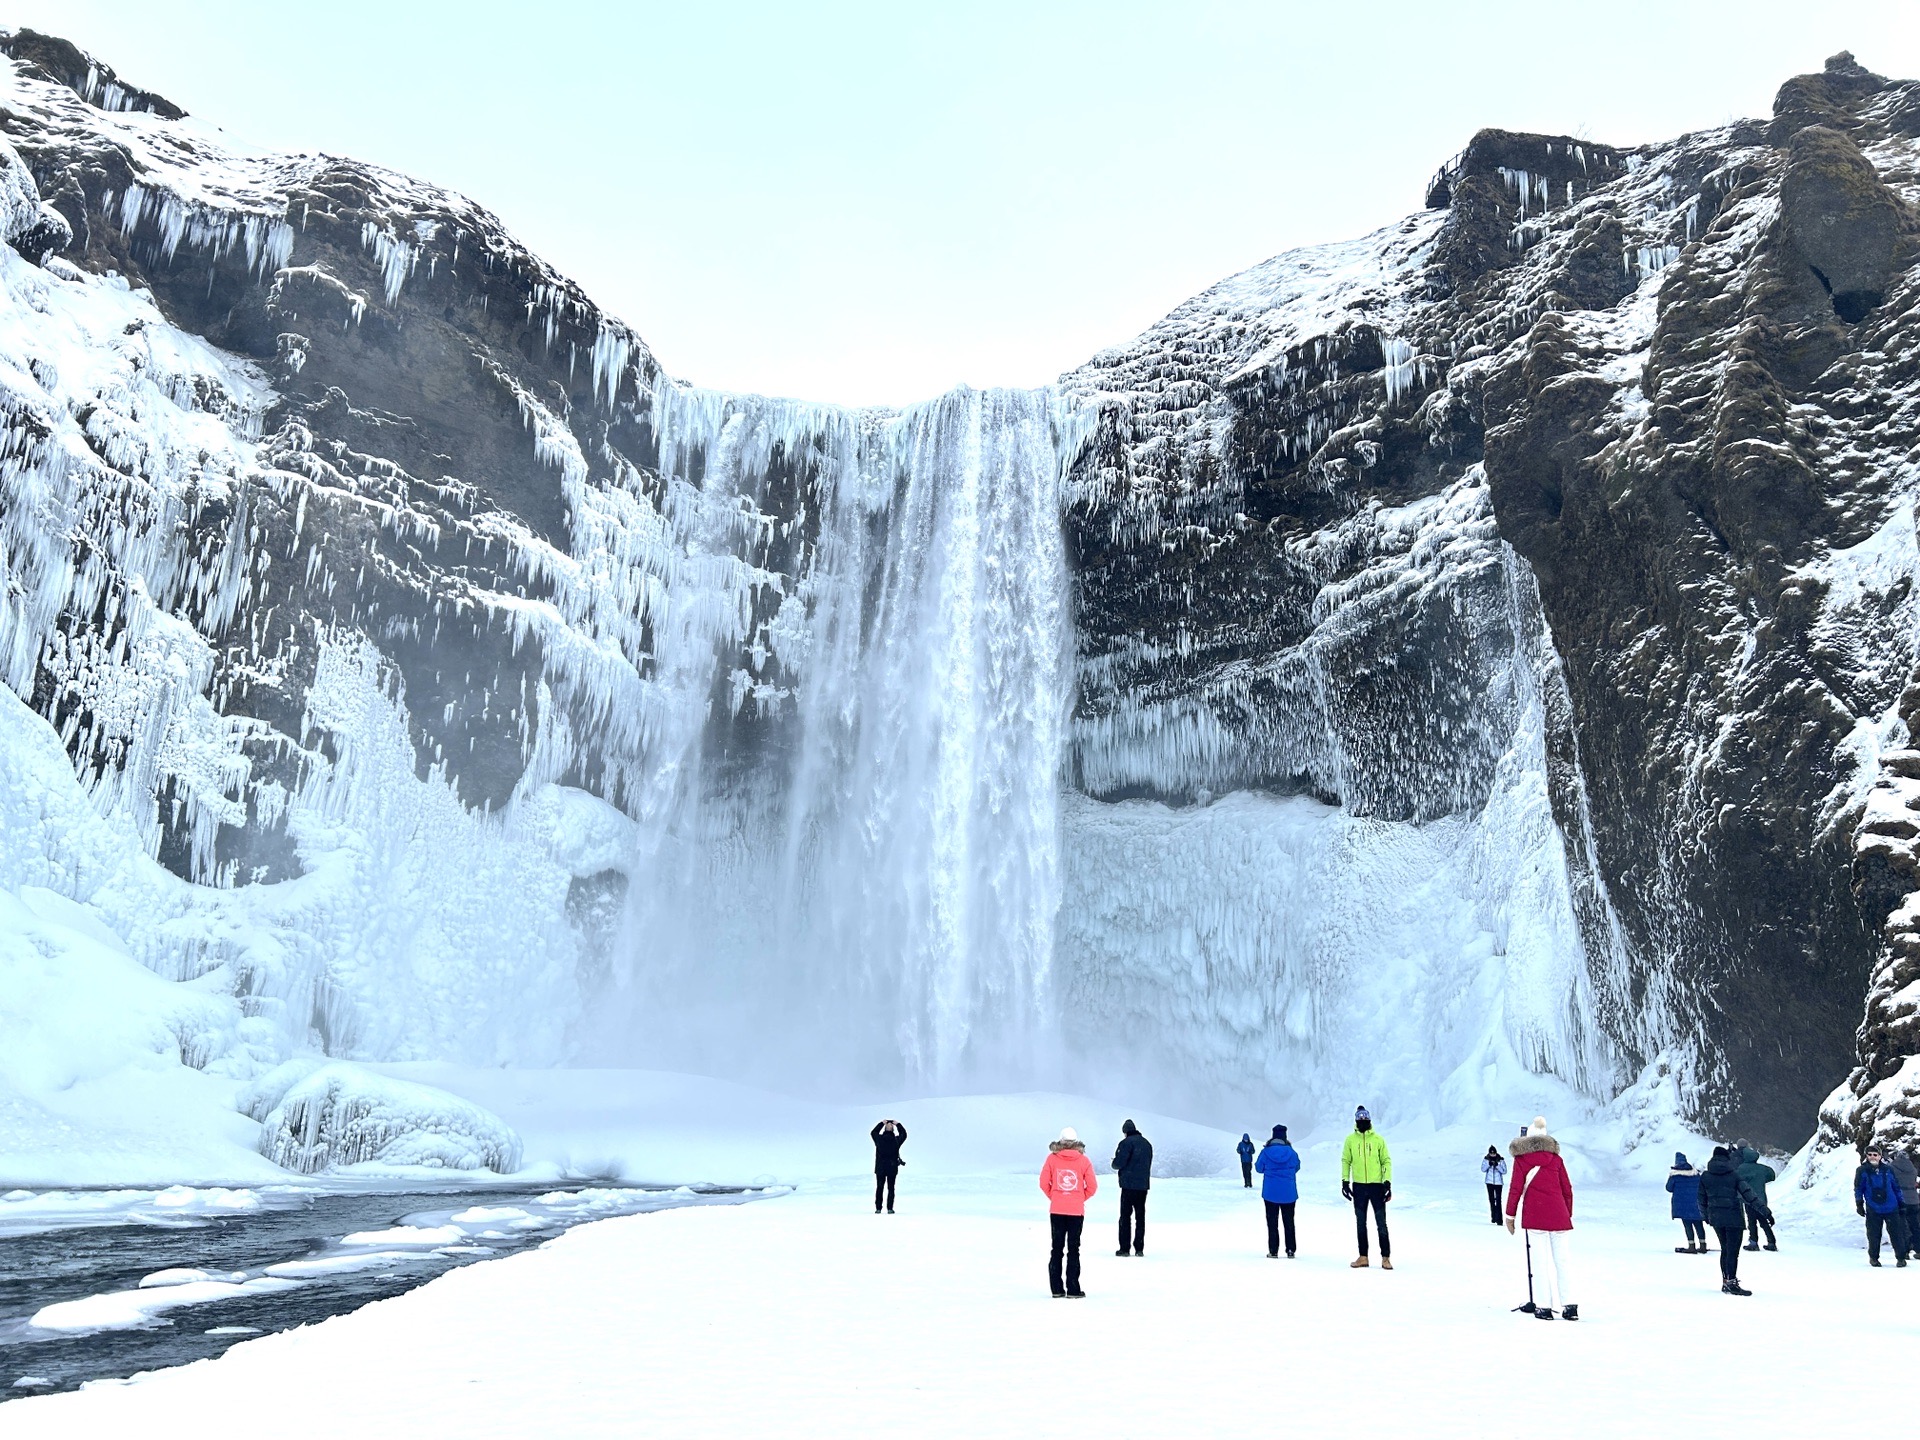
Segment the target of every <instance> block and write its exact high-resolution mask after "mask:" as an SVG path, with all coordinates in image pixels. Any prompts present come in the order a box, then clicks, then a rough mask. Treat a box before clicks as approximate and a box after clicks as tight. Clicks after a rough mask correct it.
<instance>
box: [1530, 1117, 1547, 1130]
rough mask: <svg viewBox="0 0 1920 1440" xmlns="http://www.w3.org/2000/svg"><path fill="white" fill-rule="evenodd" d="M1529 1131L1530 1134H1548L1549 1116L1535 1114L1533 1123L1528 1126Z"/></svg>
mask: <svg viewBox="0 0 1920 1440" xmlns="http://www.w3.org/2000/svg"><path fill="white" fill-rule="evenodd" d="M1527 1133H1528V1134H1529V1135H1544V1134H1546V1133H1547V1117H1546V1116H1544V1115H1536V1116H1534V1117H1533V1124H1531V1125H1529V1126H1528V1127H1527Z"/></svg>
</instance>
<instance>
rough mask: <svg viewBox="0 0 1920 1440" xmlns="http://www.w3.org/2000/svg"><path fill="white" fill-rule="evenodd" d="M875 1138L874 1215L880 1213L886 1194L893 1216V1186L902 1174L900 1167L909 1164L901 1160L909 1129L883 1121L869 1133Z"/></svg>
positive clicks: (891, 1121) (889, 1210) (888, 1208)
mask: <svg viewBox="0 0 1920 1440" xmlns="http://www.w3.org/2000/svg"><path fill="white" fill-rule="evenodd" d="M867 1133H868V1134H869V1135H871V1136H872V1137H873V1213H874V1214H876V1215H878V1214H879V1213H880V1198H881V1196H882V1195H883V1194H884V1195H885V1196H886V1201H887V1214H889V1215H891V1214H893V1186H894V1180H895V1178H896V1177H897V1176H898V1175H899V1174H900V1167H901V1166H902V1165H904V1164H906V1163H907V1162H906V1161H904V1160H902V1159H901V1158H900V1147H901V1146H902V1145H904V1144H906V1143H907V1127H906V1126H904V1125H902V1124H901V1123H900V1122H899V1121H898V1120H882V1121H881V1122H880V1123H879V1124H878V1125H876V1126H874V1127H873V1129H871V1130H869V1131H868V1132H867Z"/></svg>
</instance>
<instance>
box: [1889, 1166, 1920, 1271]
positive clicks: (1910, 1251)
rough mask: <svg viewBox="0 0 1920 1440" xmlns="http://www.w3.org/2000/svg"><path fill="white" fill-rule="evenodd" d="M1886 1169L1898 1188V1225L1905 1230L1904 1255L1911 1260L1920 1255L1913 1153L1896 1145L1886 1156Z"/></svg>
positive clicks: (1919, 1189) (1919, 1173)
mask: <svg viewBox="0 0 1920 1440" xmlns="http://www.w3.org/2000/svg"><path fill="white" fill-rule="evenodd" d="M1887 1168H1888V1169H1889V1170H1891V1171H1893V1179H1894V1183H1895V1184H1896V1185H1898V1186H1899V1187H1900V1224H1901V1225H1902V1226H1903V1227H1904V1228H1905V1230H1906V1235H1905V1237H1904V1238H1905V1239H1906V1242H1907V1250H1906V1255H1907V1258H1908V1259H1909V1260H1911V1259H1913V1258H1914V1257H1915V1256H1916V1255H1920V1170H1916V1169H1915V1167H1914V1163H1913V1152H1912V1151H1911V1150H1902V1149H1901V1148H1900V1147H1899V1146H1898V1145H1896V1146H1894V1147H1893V1151H1892V1153H1891V1154H1889V1155H1888V1156H1887Z"/></svg>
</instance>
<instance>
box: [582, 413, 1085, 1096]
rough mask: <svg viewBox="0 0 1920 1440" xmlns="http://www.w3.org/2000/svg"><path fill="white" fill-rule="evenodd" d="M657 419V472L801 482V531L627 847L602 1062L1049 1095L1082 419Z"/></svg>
mask: <svg viewBox="0 0 1920 1440" xmlns="http://www.w3.org/2000/svg"><path fill="white" fill-rule="evenodd" d="M655 420H656V435H657V439H658V444H659V447H660V456H661V460H660V463H661V468H662V469H663V471H666V472H668V473H670V474H674V475H679V476H685V477H689V478H690V479H691V477H694V476H697V477H698V478H697V483H698V484H699V485H700V487H701V489H702V491H703V493H704V494H705V495H706V496H707V497H708V499H709V503H712V501H713V499H714V497H717V496H726V495H731V496H739V497H743V499H744V500H745V501H746V502H747V503H749V504H751V503H754V502H755V500H756V498H757V497H759V496H761V495H763V494H764V492H765V490H766V488H767V487H768V486H769V485H770V484H781V483H798V484H800V485H801V486H802V489H803V493H805V494H807V495H809V496H811V497H812V502H813V504H814V505H815V506H816V507H817V511H816V513H814V514H811V515H809V514H807V513H804V512H805V502H803V507H802V509H803V513H802V514H801V516H800V518H798V519H796V520H794V521H793V522H791V523H792V524H794V525H796V526H799V527H801V528H802V529H804V530H806V531H808V532H809V533H810V534H811V537H812V538H811V541H810V543H811V544H812V546H813V549H812V553H811V554H810V555H807V556H805V557H804V558H803V563H802V564H801V565H800V566H799V567H798V575H799V578H798V579H797V580H796V581H794V582H793V583H792V584H791V586H790V588H789V593H786V594H784V595H783V596H782V597H781V598H780V601H779V609H778V613H777V614H775V615H774V616H773V617H772V619H771V622H770V623H769V624H768V625H767V626H766V631H765V633H766V636H767V645H768V647H769V649H770V651H771V653H770V654H768V655H766V656H765V657H763V658H764V660H765V662H766V663H765V665H764V667H763V670H762V675H761V677H758V678H754V679H748V678H747V677H744V676H739V675H736V676H733V677H730V678H723V679H722V680H720V681H719V682H718V683H716V684H715V685H714V686H713V688H712V689H711V691H709V690H708V689H706V688H704V687H700V688H692V689H689V691H688V692H687V693H686V694H685V695H684V696H683V697H682V698H683V699H684V701H685V702H686V703H687V704H688V705H689V706H690V707H692V708H693V709H694V710H697V712H698V713H699V714H700V715H702V716H704V717H705V724H704V726H703V727H702V728H701V729H700V732H699V738H698V739H697V740H695V741H693V742H692V743H691V745H690V747H689V753H688V755H687V757H686V760H685V763H684V764H683V765H682V766H681V767H679V769H678V772H677V788H676V790H675V792H674V795H673V797H672V802H671V803H670V804H668V805H665V806H663V807H662V808H661V809H660V811H659V812H658V814H657V815H656V816H654V817H651V818H650V819H649V820H647V821H645V822H643V825H642V827H641V828H642V832H643V833H642V836H641V839H640V842H639V843H640V846H641V848H642V850H643V852H644V853H645V854H646V856H647V863H645V864H643V865H636V866H635V868H634V870H633V872H632V874H633V879H632V882H631V886H630V889H629V893H628V899H627V904H626V909H625V917H624V925H623V928H622V933H621V935H620V938H619V940H618V941H617V942H616V946H615V952H616V955H615V962H614V967H613V976H612V978H613V980H614V982H615V983H614V986H613V992H614V997H615V999H614V1003H612V1004H610V1005H609V1006H607V1007H606V1010H605V1014H604V1016H603V1017H602V1020H603V1023H601V1024H599V1025H598V1026H597V1027H596V1028H595V1031H594V1037H593V1041H592V1044H593V1046H594V1048H596V1049H599V1050H605V1051H609V1052H611V1053H612V1054H615V1055H618V1056H620V1057H621V1058H628V1059H630V1058H633V1057H635V1056H644V1057H645V1058H646V1063H650V1064H672V1065H689V1066H694V1067H697V1068H720V1069H723V1070H725V1071H728V1072H732V1073H742V1072H744V1073H747V1074H752V1075H756V1076H761V1077H764V1078H779V1077H780V1076H781V1074H782V1072H790V1071H791V1070H793V1069H795V1068H797V1069H798V1070H799V1071H800V1072H801V1073H802V1074H804V1075H806V1076H808V1077H809V1078H822V1079H834V1078H837V1079H841V1080H845V1081H864V1082H868V1083H876V1082H877V1083H888V1082H892V1083H901V1082H906V1083H912V1084H924V1085H932V1086H946V1085H952V1084H956V1083H964V1082H965V1081H966V1080H968V1079H984V1078H987V1077H992V1078H994V1079H996V1080H999V1081H1002V1082H1005V1081H1007V1080H1017V1081H1030V1080H1033V1079H1036V1078H1040V1076H1042V1075H1043V1074H1044V1073H1046V1072H1047V1071H1048V1070H1049V1069H1050V1067H1051V1063H1052V1062H1051V1060H1050V1058H1049V1057H1050V1056H1052V1055H1053V1053H1054V1049H1055V1047H1054V1046H1052V1045H1051V1044H1049V1043H1048V1038H1049V1036H1050V1034H1051V1031H1052V1018H1051V1017H1052V1015H1053V1005H1052V1002H1051V996H1050V988H1051V957H1052V951H1053V937H1054V928H1055V922H1056V916H1057V912H1058V909H1059V903H1060V841H1059V834H1060V796H1061V786H1060V773H1061V757H1062V745H1063V740H1064V733H1065V724H1066V714H1067V708H1068V704H1069V699H1070V693H1071V667H1070V643H1071V642H1070V628H1069V615H1068V606H1067V573H1066V562H1065V555H1064V551H1063V541H1062V536H1061V529H1060V523H1059V499H1058V496H1059V483H1060V475H1061V471H1062V467H1063V464H1064V462H1065V460H1066V459H1067V458H1068V456H1069V455H1070V452H1071V448H1072V443H1073V437H1074V434H1075V430H1074V427H1073V425H1072V423H1071V421H1070V419H1069V417H1068V416H1067V415H1066V414H1065V413H1064V412H1063V411H1062V409H1061V407H1060V405H1059V402H1058V400H1057V399H1056V398H1055V397H1054V396H1053V395H1051V394H1050V393H1048V392H1045V391H1017V390H989V391H974V390H965V389H963V390H957V391H954V392H953V393H951V394H948V395H946V396H943V397H941V398H940V399H937V400H935V401H932V402H931V403H929V404H926V405H922V406H918V407H914V408H912V409H909V410H906V411H904V412H901V413H898V414H888V413H883V412H872V411H845V410H839V409H835V408H831V407H817V406H805V405H798V404H792V403H787V402H779V401H768V400H763V399H760V398H757V397H733V396H723V395H716V394H711V393H704V392H698V391H677V390H663V392H662V393H661V394H660V395H659V396H658V397H657V398H656V402H655ZM765 677H773V678H771V679H768V678H765ZM689 734H690V735H691V734H692V727H689ZM789 1078H790V1077H789Z"/></svg>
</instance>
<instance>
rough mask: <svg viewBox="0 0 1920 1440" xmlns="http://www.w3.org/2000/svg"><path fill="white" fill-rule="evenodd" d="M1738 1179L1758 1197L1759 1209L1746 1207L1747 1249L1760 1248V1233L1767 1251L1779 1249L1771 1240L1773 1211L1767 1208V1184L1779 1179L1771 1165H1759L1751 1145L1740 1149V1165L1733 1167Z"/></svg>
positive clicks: (1757, 1156)
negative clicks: (1764, 1232)
mask: <svg viewBox="0 0 1920 1440" xmlns="http://www.w3.org/2000/svg"><path fill="white" fill-rule="evenodd" d="M1735 1168H1736V1169H1737V1170H1738V1171H1739V1172H1740V1178H1741V1179H1742V1180H1744V1181H1746V1182H1747V1188H1748V1189H1749V1190H1751V1191H1753V1193H1754V1194H1756V1195H1758V1196H1759V1197H1760V1208H1759V1209H1758V1210H1756V1209H1754V1208H1753V1207H1752V1206H1748V1207H1747V1249H1749V1250H1758V1249H1759V1248H1760V1232H1761V1231H1762V1230H1764V1231H1766V1232H1767V1249H1769V1250H1778V1249H1779V1248H1780V1247H1779V1245H1778V1244H1776V1243H1775V1242H1774V1238H1773V1211H1772V1210H1771V1209H1769V1208H1768V1207H1767V1182H1768V1181H1770V1180H1774V1179H1777V1178H1779V1177H1778V1176H1776V1175H1775V1174H1774V1171H1773V1167H1772V1166H1771V1165H1762V1164H1761V1163H1760V1152H1759V1151H1757V1150H1755V1149H1754V1148H1753V1147H1752V1146H1751V1145H1742V1146H1741V1147H1740V1163H1739V1165H1738V1166H1736V1167H1735Z"/></svg>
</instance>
